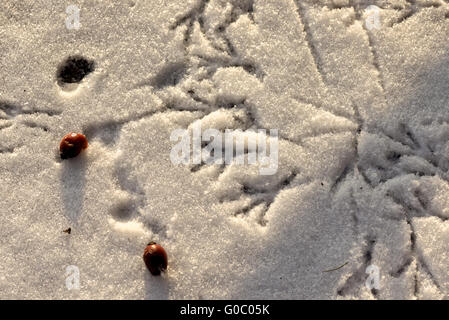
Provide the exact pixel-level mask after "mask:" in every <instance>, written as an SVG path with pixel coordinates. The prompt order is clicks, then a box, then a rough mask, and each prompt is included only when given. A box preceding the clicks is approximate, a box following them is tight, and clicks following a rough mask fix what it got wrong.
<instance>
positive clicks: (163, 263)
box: [143, 241, 167, 276]
mask: <svg viewBox="0 0 449 320" xmlns="http://www.w3.org/2000/svg"><path fill="white" fill-rule="evenodd" d="M143 261H144V262H145V265H146V266H147V268H148V270H149V271H150V272H151V274H152V275H153V276H158V275H160V274H161V272H164V271H165V270H166V269H167V253H166V252H165V250H164V248H162V246H161V245H159V244H157V243H156V242H153V241H152V242H150V243H148V245H147V247H146V248H145V251H144V252H143Z"/></svg>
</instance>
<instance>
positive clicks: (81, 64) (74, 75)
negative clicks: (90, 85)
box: [57, 56, 95, 85]
mask: <svg viewBox="0 0 449 320" xmlns="http://www.w3.org/2000/svg"><path fill="white" fill-rule="evenodd" d="M94 70H95V62H94V61H92V60H88V59H85V58H83V57H81V56H70V57H68V58H67V60H65V61H64V62H63V63H62V64H61V65H60V66H59V68H58V72H57V77H58V83H59V85H62V84H64V83H78V82H80V81H81V80H83V78H84V77H85V76H86V75H87V74H89V73H91V72H92V71H94Z"/></svg>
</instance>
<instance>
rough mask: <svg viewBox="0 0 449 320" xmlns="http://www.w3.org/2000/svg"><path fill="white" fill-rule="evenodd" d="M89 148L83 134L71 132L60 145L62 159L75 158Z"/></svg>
mask: <svg viewBox="0 0 449 320" xmlns="http://www.w3.org/2000/svg"><path fill="white" fill-rule="evenodd" d="M87 146H88V142H87V138H86V136H85V135H83V134H81V133H75V132H71V133H69V134H68V135H66V136H64V138H62V140H61V143H60V144H59V154H60V155H61V159H68V158H74V157H76V156H77V155H79V154H80V152H81V151H82V150H84V149H86V148H87Z"/></svg>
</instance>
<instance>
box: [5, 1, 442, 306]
mask: <svg viewBox="0 0 449 320" xmlns="http://www.w3.org/2000/svg"><path fill="white" fill-rule="evenodd" d="M69 5H76V6H78V7H79V8H80V24H81V25H80V27H79V29H77V30H76V29H68V28H67V27H66V23H65V20H66V18H67V15H68V14H67V13H66V8H67V6H69ZM370 5H375V6H376V7H377V8H378V10H379V14H380V25H379V26H378V27H377V28H370V27H368V26H369V25H368V24H367V23H366V19H368V18H369V17H367V13H366V12H367V11H366V9H367V8H368V6H370ZM448 39H449V2H448V1H443V0H417V1H405V0H373V1H363V0H332V1H331V0H320V1H312V0H189V1H184V0H183V1H181V0H151V1H143V0H123V1H116V2H114V3H113V2H110V1H87V0H78V1H74V3H71V2H67V1H63V2H61V1H56V0H52V1H49V0H23V1H12V0H4V1H1V3H0V75H1V81H0V239H1V240H0V257H1V259H0V297H1V298H3V299H12V298H22V299H23V298H31V299H37V298H43V299H52V298H61V299H187V298H188V299H222V298H225V299H444V298H448V296H449V264H448V261H449V221H448V218H449V198H448V194H449V171H448V170H449V42H448ZM80 59H81V60H80ZM70 68H75V69H78V71H79V70H80V69H82V71H80V72H81V74H78V75H76V76H75V77H73V78H72V77H71V75H70V72H71V70H72V69H70ZM197 121H201V125H202V127H203V128H215V129H218V130H221V131H223V130H225V129H241V130H249V129H271V128H272V129H279V135H280V139H279V168H278V171H277V173H276V174H275V175H266V176H264V175H260V174H259V171H258V169H257V167H255V166H250V165H244V166H238V165H223V166H220V165H213V166H209V165H204V164H200V165H189V166H184V165H173V164H172V162H171V161H170V150H171V148H172V147H173V142H171V141H170V133H171V132H172V131H173V130H175V129H177V128H184V129H190V128H192V126H193V124H194V123H196V122H197ZM71 131H74V132H82V133H84V134H85V135H86V136H87V138H88V139H89V148H88V149H87V150H86V152H83V153H82V154H81V155H80V156H79V157H77V158H74V159H71V160H64V161H62V160H61V159H60V158H59V155H58V145H59V141H60V139H61V138H62V137H63V136H64V135H65V134H67V133H68V132H71ZM69 227H70V228H71V233H70V234H68V233H67V232H63V230H66V229H67V228H69ZM150 240H154V241H156V242H158V243H160V244H162V245H163V246H164V248H165V249H166V251H167V253H168V257H169V267H168V271H167V273H166V274H165V275H164V276H162V277H153V276H151V275H150V274H149V272H148V271H147V270H146V269H145V265H144V263H143V260H142V254H143V249H144V248H145V245H146V243H148V242H149V241H150ZM373 265H374V266H377V267H378V270H379V276H380V279H379V280H380V281H379V287H378V288H372V287H369V286H367V285H366V284H365V282H366V280H367V277H368V274H367V273H366V270H367V268H368V267H369V266H373ZM68 266H76V267H77V268H78V270H79V276H80V277H79V288H78V289H74V290H73V288H72V290H69V289H70V288H69V287H68V286H67V278H68V277H69V276H70V275H68V274H67V272H66V271H67V267H68Z"/></svg>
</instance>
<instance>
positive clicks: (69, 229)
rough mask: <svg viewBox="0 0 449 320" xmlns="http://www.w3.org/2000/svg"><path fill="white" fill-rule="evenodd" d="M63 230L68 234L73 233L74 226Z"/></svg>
mask: <svg viewBox="0 0 449 320" xmlns="http://www.w3.org/2000/svg"><path fill="white" fill-rule="evenodd" d="M62 232H64V233H67V234H71V233H72V228H68V229H65V230H64V231H62Z"/></svg>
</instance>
